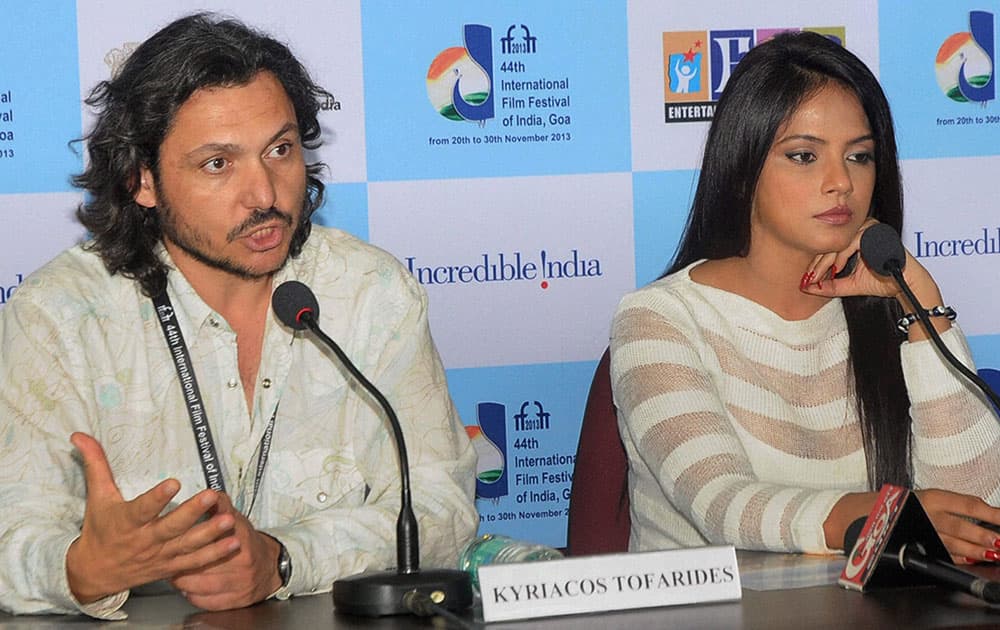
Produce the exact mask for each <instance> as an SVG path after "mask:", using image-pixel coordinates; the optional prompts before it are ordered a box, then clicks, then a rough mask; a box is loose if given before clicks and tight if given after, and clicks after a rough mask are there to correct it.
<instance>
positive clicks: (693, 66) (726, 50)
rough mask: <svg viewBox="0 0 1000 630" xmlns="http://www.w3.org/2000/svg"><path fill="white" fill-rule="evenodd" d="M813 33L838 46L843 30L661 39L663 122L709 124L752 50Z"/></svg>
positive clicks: (695, 34)
mask: <svg viewBox="0 0 1000 630" xmlns="http://www.w3.org/2000/svg"><path fill="white" fill-rule="evenodd" d="M788 31H812V32H815V33H819V34H820V35H825V36H826V37H829V38H830V39H832V40H833V41H835V42H837V43H838V44H840V45H841V46H843V45H844V41H845V28H844V27H843V26H828V27H810V28H778V29H775V28H770V29H764V28H760V29H728V30H713V31H672V32H666V33H663V92H664V121H665V122H667V123H678V122H700V121H706V120H711V119H712V116H713V114H714V113H715V104H716V103H717V102H718V100H719V97H720V96H721V95H722V90H723V89H725V87H726V83H727V82H728V81H729V77H730V76H731V75H732V73H733V68H735V67H736V64H738V63H739V62H740V61H741V60H742V59H743V57H744V55H746V54H747V53H748V52H750V49H751V48H753V47H754V46H756V45H757V44H759V43H762V42H766V41H767V40H769V39H771V38H772V37H774V36H775V35H777V34H778V33H784V32H788Z"/></svg>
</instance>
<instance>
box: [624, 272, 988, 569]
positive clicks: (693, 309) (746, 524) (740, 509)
mask: <svg viewBox="0 0 1000 630" xmlns="http://www.w3.org/2000/svg"><path fill="white" fill-rule="evenodd" d="M695 264H697V263H695ZM693 266H694V265H691V266H690V267H688V268H687V269H684V270H682V271H680V272H678V273H676V274H673V275H671V276H669V277H667V278H664V279H662V280H659V281H657V282H654V283H653V284H651V285H649V286H647V287H644V288H642V289H640V290H638V291H635V292H634V293H631V294H629V295H628V296H626V297H625V298H624V299H623V300H622V302H621V305H620V306H619V308H618V312H617V314H616V316H615V320H614V324H613V330H612V339H611V349H612V362H611V379H612V384H613V389H614V397H615V404H616V405H617V407H618V422H619V429H620V431H621V435H622V440H623V442H624V443H625V448H626V451H627V453H628V458H629V489H630V493H631V499H632V536H631V541H630V545H629V546H630V548H631V550H633V551H646V550H652V549H668V548H674V547H690V546H698V545H705V544H732V545H735V546H736V547H737V548H740V549H758V550H771V551H799V552H814V553H830V552H831V550H830V549H828V548H827V546H826V544H825V540H824V536H823V522H824V521H825V520H826V518H827V516H828V515H829V513H830V510H831V509H832V508H833V505H834V504H835V503H836V502H837V500H838V499H840V497H841V496H843V495H844V494H846V493H848V492H863V491H865V490H867V476H866V475H867V473H866V468H865V456H864V450H863V447H862V442H861V429H860V423H859V420H858V416H857V412H856V407H855V402H854V398H853V394H852V390H853V386H852V385H853V377H852V376H851V374H850V372H849V368H848V363H847V351H848V333H847V322H846V320H845V318H844V312H843V308H842V307H841V303H840V301H839V300H832V301H830V302H829V303H828V304H826V305H825V306H823V307H822V308H821V309H820V310H819V311H817V312H816V313H815V314H814V315H813V316H812V317H810V318H809V319H806V320H802V321H786V320H783V319H781V318H780V317H779V316H777V315H776V314H775V313H773V312H771V311H770V310H768V309H766V308H764V307H763V306H761V305H759V304H757V303H755V302H752V301H750V300H747V299H745V298H743V297H740V296H738V295H735V294H732V293H729V292H727V291H723V290H721V289H716V288H713V287H708V286H705V285H701V284H697V283H695V282H693V281H692V280H691V278H690V276H689V275H688V272H689V270H690V269H691V267H693ZM942 338H943V339H945V341H946V343H947V344H948V347H949V348H950V349H951V350H952V352H954V353H955V355H956V356H957V357H958V358H959V359H960V360H962V362H963V363H965V364H966V365H968V366H971V365H972V358H971V356H970V353H969V350H968V348H967V346H966V344H965V338H964V337H963V336H962V333H961V331H960V330H958V328H957V327H952V328H951V330H949V331H948V332H946V333H945V334H943V335H942ZM900 352H901V355H902V364H903V372H904V376H905V379H906V385H907V390H908V391H909V394H910V399H911V405H912V407H911V416H912V419H913V426H912V430H913V434H914V442H913V466H914V473H915V477H914V481H915V485H916V487H918V488H932V487H933V488H944V489H948V490H954V491H957V492H964V493H968V494H973V495H976V496H980V497H983V498H984V499H986V500H987V501H988V502H989V503H991V504H993V505H998V504H1000V424H998V422H997V419H996V417H995V416H994V415H993V412H992V409H991V408H990V407H989V406H988V404H987V403H986V402H984V400H985V399H983V398H982V397H981V395H980V394H979V392H978V390H975V388H974V386H972V385H969V384H967V383H966V382H965V381H964V379H963V378H962V377H961V376H957V375H953V373H952V372H951V371H950V369H949V368H947V367H945V366H944V362H943V360H942V359H941V358H940V357H939V356H937V350H936V349H935V348H934V347H933V346H932V344H931V343H930V342H927V341H925V342H917V343H912V344H911V343H904V344H902V346H901V349H900Z"/></svg>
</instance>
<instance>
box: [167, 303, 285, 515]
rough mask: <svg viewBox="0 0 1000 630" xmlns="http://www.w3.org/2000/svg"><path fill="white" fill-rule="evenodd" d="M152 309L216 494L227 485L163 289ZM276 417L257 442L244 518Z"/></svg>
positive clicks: (187, 355) (261, 475)
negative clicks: (254, 467) (254, 463)
mask: <svg viewBox="0 0 1000 630" xmlns="http://www.w3.org/2000/svg"><path fill="white" fill-rule="evenodd" d="M153 306H155V307H156V318H157V319H158V320H159V321H160V328H162V329H163V338H164V339H166V341H167V349H168V350H170V357H171V358H172V359H173V360H174V367H175V368H177V377H178V378H179V379H180V384H181V391H182V392H183V394H184V403H185V405H187V411H188V417H189V418H190V419H191V430H192V431H194V439H195V441H196V442H197V443H198V461H200V462H201V470H202V472H203V473H204V474H205V484H206V485H207V486H208V487H209V488H211V489H212V490H215V491H216V492H225V491H226V482H225V480H224V479H223V478H222V466H221V464H220V461H219V454H218V452H216V450H215V440H214V439H212V429H211V427H209V425H208V413H207V411H206V410H205V406H204V404H203V403H202V400H201V390H199V389H198V379H196V378H195V375H194V366H193V365H192V364H191V355H190V353H189V352H188V348H187V344H186V343H184V335H183V333H181V328H180V325H179V324H178V323H177V318H176V317H175V316H174V307H173V305H172V304H171V303H170V296H168V295H167V292H166V290H164V291H163V292H161V293H160V294H159V295H157V296H155V297H154V298H153ZM277 415H278V407H277V405H275V407H274V413H273V414H271V419H270V420H269V421H268V423H267V428H265V429H264V435H263V436H261V439H260V445H259V447H258V448H259V450H260V456H259V457H258V459H257V471H256V473H255V475H254V482H253V496H252V497H251V499H250V507H249V508H248V509H247V511H246V515H247V516H249V515H250V511H251V510H253V506H254V503H255V502H256V501H257V491H258V490H259V489H260V482H261V480H262V479H263V478H264V468H265V467H266V466H267V458H268V455H269V454H270V452H271V436H272V434H273V432H274V419H275V417H276V416H277Z"/></svg>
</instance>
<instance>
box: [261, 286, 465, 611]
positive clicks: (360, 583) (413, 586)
mask: <svg viewBox="0 0 1000 630" xmlns="http://www.w3.org/2000/svg"><path fill="white" fill-rule="evenodd" d="M271 306H272V308H273V309H274V314H275V315H276V316H277V317H278V319H279V320H280V321H281V322H282V323H283V324H285V325H286V326H288V327H289V328H292V329H294V330H306V329H308V330H310V331H311V332H312V333H313V334H314V335H315V336H316V337H317V338H319V339H320V341H322V342H323V343H324V344H325V345H326V346H327V347H328V348H329V349H330V350H332V351H333V353H334V354H335V355H336V356H337V359H338V360H339V361H340V363H341V364H342V365H343V366H344V367H345V368H346V369H347V371H348V372H350V374H351V376H353V377H354V378H355V379H356V380H357V381H358V383H360V384H361V385H362V387H364V388H365V390H366V391H367V392H368V393H369V394H371V396H372V397H373V398H374V399H375V400H376V401H377V402H378V404H379V405H380V406H381V407H382V410H383V411H384V412H385V416H386V418H388V420H389V426H390V427H391V429H392V434H393V437H394V438H395V441H396V453H397V455H398V456H399V477H400V493H401V496H400V506H399V518H398V519H397V520H396V571H394V572H393V571H374V572H372V571H370V572H365V573H361V574H359V575H354V576H351V577H347V578H342V579H339V580H336V581H335V582H334V583H333V602H334V606H335V607H336V609H337V610H338V611H340V612H346V613H349V614H354V615H363V616H366V617H381V616H385V615H398V614H403V613H414V614H421V613H422V612H423V609H421V610H415V608H419V607H418V606H414V602H419V601H420V600H421V599H423V597H427V598H429V599H430V600H431V601H432V602H434V603H435V604H437V605H439V606H441V607H444V608H446V609H450V610H464V609H466V608H468V607H470V606H471V605H472V584H471V580H470V577H469V574H468V573H466V572H465V571H460V570H458V569H431V570H429V571H421V570H420V542H419V534H418V530H417V518H416V516H415V515H414V513H413V501H412V498H411V495H410V465H409V460H408V459H407V455H406V442H405V440H404V439H403V429H402V427H401V426H400V424H399V419H398V418H397V417H396V412H395V411H393V409H392V405H390V404H389V401H388V400H386V398H385V396H383V395H382V392H380V391H379V390H378V388H377V387H375V386H374V385H372V383H371V382H370V381H369V380H368V379H367V378H365V376H364V374H362V373H361V371H360V370H358V368H357V367H356V366H355V365H354V363H353V362H351V360H350V359H349V358H347V355H346V354H344V351H343V350H341V348H340V346H339V345H337V343H336V342H335V341H334V340H333V339H331V338H330V337H328V336H327V335H326V333H324V332H323V331H322V330H321V329H320V327H319V321H318V320H319V303H318V302H317V300H316V296H315V295H313V292H312V291H311V290H310V289H309V287H307V286H306V285H304V284H302V283H301V282H298V281H296V280H289V281H287V282H283V283H282V284H281V285H279V286H278V288H277V289H275V290H274V294H273V296H272V298H271ZM413 591H416V592H417V594H419V595H421V597H415V596H414V595H409V596H407V594H408V593H411V592H413ZM424 614H426V613H424Z"/></svg>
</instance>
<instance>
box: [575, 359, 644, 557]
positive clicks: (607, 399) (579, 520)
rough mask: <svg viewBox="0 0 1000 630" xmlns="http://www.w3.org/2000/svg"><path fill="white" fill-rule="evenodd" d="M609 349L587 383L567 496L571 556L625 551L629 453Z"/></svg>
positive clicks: (629, 528) (626, 541) (628, 528)
mask: <svg viewBox="0 0 1000 630" xmlns="http://www.w3.org/2000/svg"><path fill="white" fill-rule="evenodd" d="M610 368H611V351H610V349H609V350H605V351H604V355H603V356H602V357H601V360H600V362H598V364H597V369H596V370H595V372H594V380H593V382H592V383H591V384H590V394H589V395H588V396H587V407H586V410H585V411H584V414H583V425H582V426H581V428H580V444H579V446H578V447H577V450H576V467H575V469H574V471H573V487H572V490H571V491H570V498H569V529H568V532H567V541H566V547H567V549H566V552H567V555H570V556H582V555H590V554H600V553H617V552H624V551H628V539H629V533H630V530H631V527H632V519H631V516H630V515H629V497H628V457H627V456H626V455H625V447H624V445H623V444H622V440H621V436H619V435H618V420H617V417H616V415H615V404H614V399H613V398H612V396H611V369H610Z"/></svg>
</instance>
